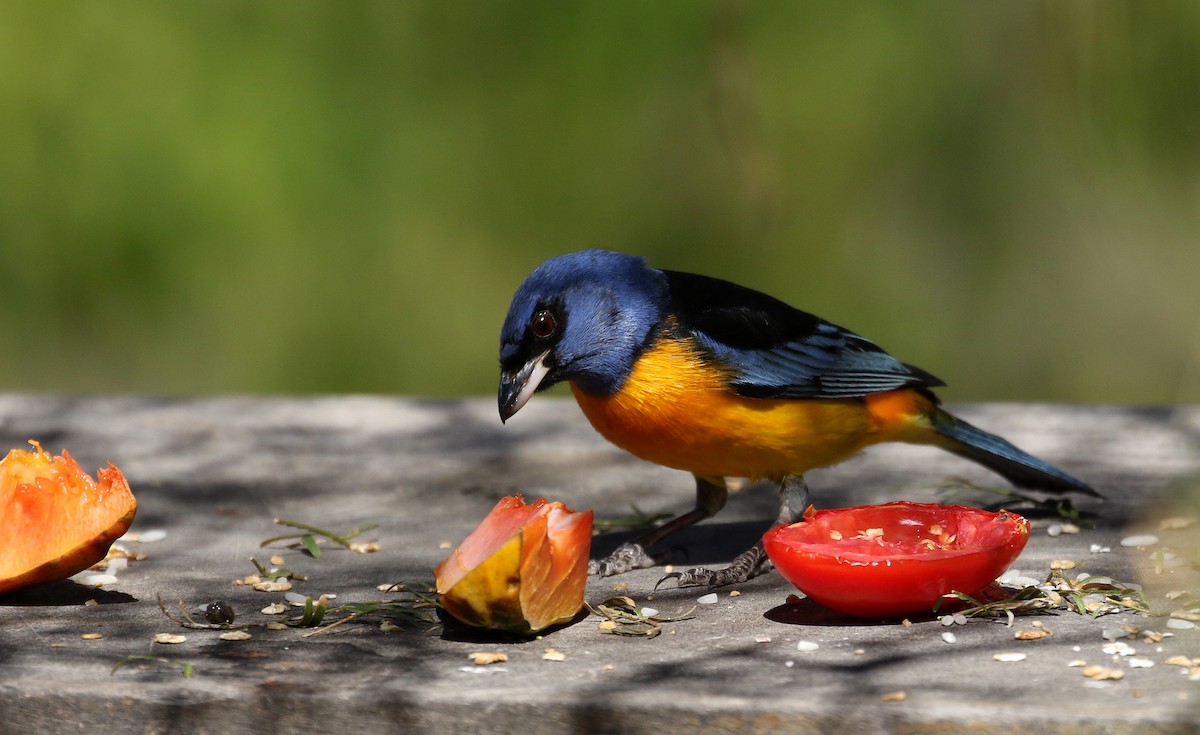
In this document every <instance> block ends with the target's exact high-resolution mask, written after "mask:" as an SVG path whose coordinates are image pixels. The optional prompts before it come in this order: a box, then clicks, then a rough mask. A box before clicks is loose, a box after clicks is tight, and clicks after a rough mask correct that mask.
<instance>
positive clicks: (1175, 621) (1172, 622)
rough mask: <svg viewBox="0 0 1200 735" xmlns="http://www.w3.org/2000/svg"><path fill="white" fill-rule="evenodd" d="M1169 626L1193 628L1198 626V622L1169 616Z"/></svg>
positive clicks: (1175, 628) (1176, 628)
mask: <svg viewBox="0 0 1200 735" xmlns="http://www.w3.org/2000/svg"><path fill="white" fill-rule="evenodd" d="M1167 627H1168V628H1170V629H1171V630H1191V629H1192V628H1195V627H1196V624H1195V623H1193V622H1192V621H1190V620H1184V619H1183V618H1168V619H1167Z"/></svg>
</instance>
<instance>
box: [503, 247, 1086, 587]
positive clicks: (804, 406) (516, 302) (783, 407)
mask: <svg viewBox="0 0 1200 735" xmlns="http://www.w3.org/2000/svg"><path fill="white" fill-rule="evenodd" d="M564 382H565V383H568V384H569V386H570V389H571V392H572V393H573V395H574V397H575V399H576V402H577V403H578V404H579V407H580V409H582V411H583V414H584V416H586V417H587V419H588V421H589V422H590V423H591V425H592V427H593V428H595V429H596V431H597V432H599V433H600V434H601V435H602V436H603V437H604V438H605V439H607V440H608V441H609V442H611V443H612V444H615V445H616V446H618V447H620V448H622V449H624V450H626V451H628V452H630V453H631V454H633V455H635V456H637V457H640V458H641V459H644V460H647V461H649V462H652V463H655V464H658V465H663V466H666V467H670V468H674V469H677V470H683V471H686V472H690V473H691V474H692V475H693V476H694V478H695V485H696V504H695V507H694V508H693V509H692V510H690V511H688V512H687V513H684V514H682V515H680V516H679V517H677V518H675V519H673V520H670V521H668V522H666V523H664V524H662V525H660V526H658V527H656V528H654V529H652V530H650V531H649V532H647V533H646V534H644V535H643V536H641V537H640V538H638V539H637V540H636V541H632V542H627V543H625V544H622V545H621V546H619V547H618V548H617V549H616V550H615V551H613V552H612V554H610V555H609V556H608V557H606V558H605V559H602V560H593V561H592V562H591V563H590V564H589V571H590V572H591V573H592V574H596V575H599V576H611V575H614V574H621V573H624V572H628V571H630V570H633V569H642V568H648V567H652V566H655V565H657V564H659V563H661V562H662V561H663V560H664V559H665V558H667V556H668V554H658V555H655V554H652V553H651V549H652V548H653V547H654V546H656V545H657V544H659V543H660V542H661V541H662V540H663V539H665V538H666V537H668V536H670V535H671V534H674V533H676V532H678V531H680V530H682V529H684V528H687V527H689V526H692V525H694V524H696V523H698V522H700V521H702V520H705V519H707V518H709V517H711V516H713V515H715V514H716V513H717V512H718V511H719V510H721V508H722V507H723V506H724V504H725V502H726V499H727V497H728V493H729V484H728V479H729V478H747V479H749V480H752V481H756V482H757V481H770V482H773V483H776V484H777V485H778V493H779V503H778V508H779V512H778V515H777V516H776V518H775V519H774V521H773V525H772V528H774V527H776V526H780V525H786V524H790V523H793V522H796V521H797V520H799V519H800V518H801V517H802V515H803V513H804V510H805V508H807V507H808V503H809V490H808V485H807V483H806V481H805V475H806V473H808V472H809V471H810V470H813V469H817V468H821V467H827V466H830V465H834V464H837V463H839V462H842V461H843V460H846V459H848V458H850V457H852V456H854V455H855V454H857V453H858V452H859V451H860V450H862V449H864V448H866V447H868V446H870V445H873V444H877V443H880V442H892V441H898V442H907V443H913V444H926V445H933V446H936V447H940V448H941V449H944V450H947V451H949V452H952V453H954V454H956V455H959V456H961V457H965V458H966V459H969V460H972V461H974V462H976V463H978V464H980V465H982V466H984V467H986V468H988V469H990V470H992V471H993V472H995V473H997V474H999V475H1000V476H1002V477H1003V478H1005V479H1006V480H1007V481H1009V482H1010V483H1012V484H1013V485H1016V486H1019V487H1023V488H1028V489H1031V490H1038V491H1044V492H1048V493H1055V494H1063V493H1079V494H1083V495H1090V496H1097V497H1098V496H1099V494H1098V493H1097V492H1096V491H1095V490H1094V489H1093V488H1091V487H1090V486H1089V485H1087V484H1086V483H1084V482H1082V481H1081V480H1078V479H1076V478H1074V477H1072V476H1071V475H1069V474H1067V473H1066V472H1063V471H1062V470H1060V469H1057V468H1056V467H1054V466H1052V465H1050V464H1048V463H1047V462H1045V461H1043V460H1041V459H1038V458H1036V457H1034V456H1032V455H1030V454H1028V453H1026V452H1024V451H1022V450H1020V449H1018V448H1017V447H1015V446H1014V445H1012V444H1011V443H1009V442H1008V441H1006V440H1005V439H1002V438H1000V437H999V436H996V435H994V434H991V433H989V432H987V431H984V430H982V429H979V428H976V427H975V426H973V425H971V424H969V423H967V422H966V421H963V420H962V419H960V418H957V417H956V416H954V415H952V414H951V413H949V412H948V411H946V410H945V409H944V408H942V406H941V404H940V402H939V399H938V398H937V396H936V395H935V394H934V393H933V389H934V388H937V387H940V386H943V385H945V383H943V382H942V381H941V380H939V379H938V378H936V377H934V376H933V375H932V374H931V373H928V372H926V371H925V370H922V369H920V368H918V367H915V366H913V365H909V364H906V363H903V362H900V361H899V360H897V359H896V358H895V357H892V356H891V355H890V354H888V353H887V352H885V351H884V350H883V349H882V348H880V347H879V346H877V345H876V344H875V343H873V342H871V341H869V340H867V339H866V338H864V337H861V336H859V335H858V334H855V333H854V332H851V331H850V330H848V329H845V328H843V327H840V326H838V325H836V324H834V323H832V322H829V321H826V320H824V319H822V318H820V317H817V316H814V315H812V314H809V313H807V312H804V311H801V310H799V309H796V308H794V307H792V306H789V305H788V304H787V303H785V302H783V301H781V300H778V299H776V298H774V297H772V296H768V295H766V294H764V293H761V292H759V291H755V290H753V289H750V288H747V287H744V286H739V285H737V284H734V283H731V282H729V281H725V280H721V279H718V278H714V277H710V276H705V275H698V274H692V273H684V272H678V271H671V270H659V269H656V268H652V267H650V266H649V265H647V263H646V260H645V258H643V257H640V256H634V255H628V254H624V253H619V252H614V251H611V250H601V249H589V250H583V251H579V252H573V253H568V254H565V255H559V256H556V257H553V258H551V259H549V260H547V261H545V262H544V263H542V264H541V265H539V266H537V267H536V268H535V269H534V270H533V271H532V272H531V273H530V274H529V275H528V276H527V277H526V278H525V280H524V281H523V282H522V283H521V284H520V286H519V287H518V288H517V290H516V293H515V295H514V296H513V299H512V303H511V305H510V306H509V309H508V313H507V315H506V316H505V319H504V324H503V326H502V328H501V333H500V385H499V392H498V406H499V411H500V418H501V421H502V422H505V423H506V422H507V421H508V420H509V419H511V418H512V417H513V416H514V415H515V414H516V413H517V412H518V411H520V410H521V408H522V407H523V406H525V405H526V403H527V402H528V401H529V400H530V398H531V397H532V396H533V395H534V394H535V393H537V392H539V391H543V390H546V389H547V388H549V387H551V386H553V385H555V384H558V383H564ZM770 568H771V564H770V560H769V559H767V558H766V554H765V552H764V551H763V547H762V542H761V541H760V542H759V543H757V544H755V545H754V546H753V547H752V548H750V549H747V550H746V551H745V552H743V553H741V554H739V555H738V556H737V557H735V558H734V559H733V561H732V562H731V563H730V564H729V565H728V566H727V567H725V568H722V569H716V570H713V569H709V568H707V567H694V568H691V569H687V570H683V571H680V572H673V573H671V574H668V575H667V576H665V577H663V578H662V579H661V580H660V584H661V583H662V582H663V581H665V580H667V579H668V578H671V579H674V581H675V582H676V583H677V584H678V585H679V586H681V587H692V586H707V587H710V588H715V587H722V586H726V585H730V584H736V583H741V582H744V581H746V580H747V579H750V578H751V577H754V576H757V575H759V574H762V573H764V572H766V571H769V569H770Z"/></svg>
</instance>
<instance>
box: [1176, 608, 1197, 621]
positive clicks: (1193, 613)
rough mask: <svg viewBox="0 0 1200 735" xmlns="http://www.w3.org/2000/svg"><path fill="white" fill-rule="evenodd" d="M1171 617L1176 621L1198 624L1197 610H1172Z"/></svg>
mask: <svg viewBox="0 0 1200 735" xmlns="http://www.w3.org/2000/svg"><path fill="white" fill-rule="evenodd" d="M1171 617H1172V618H1175V619H1176V620H1190V621H1192V622H1193V623H1200V611H1197V610H1172V611H1171Z"/></svg>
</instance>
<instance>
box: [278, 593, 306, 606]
mask: <svg viewBox="0 0 1200 735" xmlns="http://www.w3.org/2000/svg"><path fill="white" fill-rule="evenodd" d="M283 599H284V601H286V602H287V603H288V604H289V605H296V606H298V607H303V606H304V603H306V602H308V595H302V594H300V593H299V592H287V593H285V594H284V596H283Z"/></svg>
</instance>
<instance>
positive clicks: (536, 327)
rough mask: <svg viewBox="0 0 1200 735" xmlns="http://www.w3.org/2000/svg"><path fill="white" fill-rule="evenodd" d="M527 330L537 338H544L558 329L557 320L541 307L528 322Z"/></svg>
mask: <svg viewBox="0 0 1200 735" xmlns="http://www.w3.org/2000/svg"><path fill="white" fill-rule="evenodd" d="M529 331H530V332H533V336H534V337H537V338H538V339H546V338H547V337H551V336H553V335H554V333H555V332H556V331H558V321H557V320H556V319H555V318H554V315H553V314H551V313H550V312H549V311H547V310H545V309H542V310H541V311H539V312H537V313H535V314H534V315H533V319H531V320H530V322H529Z"/></svg>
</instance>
